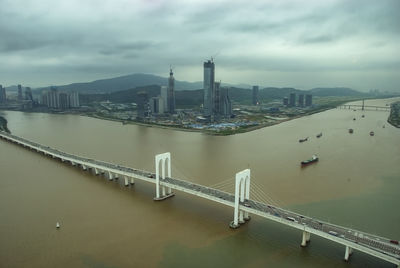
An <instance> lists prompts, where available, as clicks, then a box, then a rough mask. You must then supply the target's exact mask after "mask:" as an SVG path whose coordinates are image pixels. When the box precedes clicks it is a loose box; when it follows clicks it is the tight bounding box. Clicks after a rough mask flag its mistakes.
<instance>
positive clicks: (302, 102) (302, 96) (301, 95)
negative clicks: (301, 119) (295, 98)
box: [299, 94, 304, 107]
mask: <svg viewBox="0 0 400 268" xmlns="http://www.w3.org/2000/svg"><path fill="white" fill-rule="evenodd" d="M299 106H300V107H304V94H299Z"/></svg>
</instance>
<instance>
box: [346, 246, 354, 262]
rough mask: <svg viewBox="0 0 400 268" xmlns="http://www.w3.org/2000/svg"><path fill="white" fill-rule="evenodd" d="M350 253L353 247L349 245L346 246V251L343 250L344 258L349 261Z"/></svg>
mask: <svg viewBox="0 0 400 268" xmlns="http://www.w3.org/2000/svg"><path fill="white" fill-rule="evenodd" d="M351 254H353V249H352V248H351V247H349V246H346V251H345V252H344V260H345V261H349V259H350V255H351Z"/></svg>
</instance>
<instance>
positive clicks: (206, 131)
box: [0, 98, 400, 136]
mask: <svg viewBox="0 0 400 268" xmlns="http://www.w3.org/2000/svg"><path fill="white" fill-rule="evenodd" d="M378 99H379V98H378ZM358 100H360V99H348V100H345V101H335V102H333V103H331V104H325V105H322V106H321V107H318V108H315V109H314V110H311V111H308V112H305V113H303V114H298V115H293V116H289V117H287V118H285V119H283V120H273V121H269V122H264V123H259V124H257V125H251V126H239V127H238V128H236V129H221V130H212V129H195V128H186V127H182V126H179V125H163V124H157V123H146V122H140V121H134V120H129V121H127V120H123V119H118V118H112V117H105V116H101V115H98V114H96V113H92V112H82V111H68V110H65V111H62V112H52V111H44V110H40V111H34V110H27V111H21V112H27V113H47V114H71V115H79V116H86V117H91V118H96V119H100V120H108V121H114V122H120V123H121V124H123V125H125V124H126V125H128V124H129V125H139V126H145V127H155V128H161V129H170V130H175V131H184V132H197V133H202V134H205V135H212V136H230V135H235V134H241V133H247V132H251V131H254V130H258V129H262V128H265V127H270V126H275V125H278V124H281V123H284V122H287V121H290V120H293V119H298V118H302V117H305V116H309V115H313V114H316V113H321V112H325V111H328V110H331V109H336V108H337V107H339V106H341V105H343V104H346V103H349V102H353V101H358ZM394 104H397V102H395V103H394ZM398 106H399V107H400V102H398ZM266 116H267V117H271V116H270V115H266ZM391 116H392V114H391V115H390V116H389V118H388V123H390V124H392V122H391V121H389V120H391ZM0 118H1V116H0ZM4 120H5V121H6V122H5V129H7V130H5V131H9V130H8V128H7V120H6V119H5V118H4ZM395 124H396V123H395ZM395 124H392V125H393V126H395V127H398V128H399V127H400V122H398V125H395ZM0 127H1V122H0Z"/></svg>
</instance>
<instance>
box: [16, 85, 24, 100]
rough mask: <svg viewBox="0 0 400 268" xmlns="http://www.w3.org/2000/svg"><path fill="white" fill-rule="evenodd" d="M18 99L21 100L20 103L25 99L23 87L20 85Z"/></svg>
mask: <svg viewBox="0 0 400 268" xmlns="http://www.w3.org/2000/svg"><path fill="white" fill-rule="evenodd" d="M17 99H18V100H19V101H22V100H23V99H24V98H23V97H22V86H21V85H18V97H17Z"/></svg>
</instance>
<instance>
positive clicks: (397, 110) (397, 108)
mask: <svg viewBox="0 0 400 268" xmlns="http://www.w3.org/2000/svg"><path fill="white" fill-rule="evenodd" d="M388 123H389V124H391V125H393V126H395V127H397V128H400V101H398V102H395V103H392V105H391V109H390V115H389V118H388Z"/></svg>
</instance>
